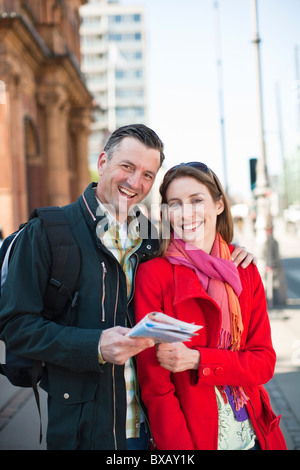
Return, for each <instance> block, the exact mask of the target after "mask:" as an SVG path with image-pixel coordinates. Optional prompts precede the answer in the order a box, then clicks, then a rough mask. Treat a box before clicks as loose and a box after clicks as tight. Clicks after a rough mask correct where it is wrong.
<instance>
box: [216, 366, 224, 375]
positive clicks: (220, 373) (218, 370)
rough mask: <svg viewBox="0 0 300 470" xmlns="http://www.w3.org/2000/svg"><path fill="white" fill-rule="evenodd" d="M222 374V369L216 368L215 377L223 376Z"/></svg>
mask: <svg viewBox="0 0 300 470" xmlns="http://www.w3.org/2000/svg"><path fill="white" fill-rule="evenodd" d="M223 373H224V369H223V367H217V368H216V369H215V375H223Z"/></svg>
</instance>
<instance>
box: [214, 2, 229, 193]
mask: <svg viewBox="0 0 300 470" xmlns="http://www.w3.org/2000/svg"><path fill="white" fill-rule="evenodd" d="M213 4H214V9H215V37H216V55H217V61H216V62H217V79H218V100H219V113H220V132H221V146H222V157H223V174H224V187H225V191H226V193H227V194H229V188H228V176H227V158H226V142H225V140H226V139H225V119H224V100H223V70H222V69H223V63H222V53H221V35H220V29H221V28H220V17H219V2H216V1H214V2H213Z"/></svg>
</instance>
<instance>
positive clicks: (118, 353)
mask: <svg viewBox="0 0 300 470" xmlns="http://www.w3.org/2000/svg"><path fill="white" fill-rule="evenodd" d="M129 331H130V329H129V328H123V327H122V326H115V327H113V328H108V329H107V330H104V331H103V333H102V335H101V338H100V345H99V348H100V352H101V355H102V358H103V360H104V361H106V362H111V363H112V364H116V365H123V364H125V362H126V361H127V359H129V358H130V357H132V356H136V354H138V353H139V352H141V351H143V350H144V349H147V348H151V347H152V346H154V341H153V340H152V339H149V338H129V337H128V336H126V334H127V333H128V332H129Z"/></svg>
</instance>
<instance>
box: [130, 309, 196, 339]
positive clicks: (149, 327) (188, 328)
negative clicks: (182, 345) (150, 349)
mask: <svg viewBox="0 0 300 470" xmlns="http://www.w3.org/2000/svg"><path fill="white" fill-rule="evenodd" d="M201 328H203V327H202V326H200V325H195V324H193V323H187V322H184V321H181V320H177V319H176V318H172V317H169V315H166V314H164V313H162V312H151V313H148V315H146V316H145V317H144V318H143V319H142V320H141V321H140V322H139V323H137V325H135V327H134V328H132V329H131V330H130V332H129V333H127V334H128V336H130V337H143V338H152V339H154V341H155V342H156V343H174V342H176V341H179V342H181V341H182V342H185V341H190V340H191V338H192V337H193V336H197V334H198V333H196V332H197V331H198V330H200V329H201Z"/></svg>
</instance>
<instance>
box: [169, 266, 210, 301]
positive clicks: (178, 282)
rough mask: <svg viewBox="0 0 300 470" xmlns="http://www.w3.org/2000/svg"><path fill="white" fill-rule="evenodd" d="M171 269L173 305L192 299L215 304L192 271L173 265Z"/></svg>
mask: <svg viewBox="0 0 300 470" xmlns="http://www.w3.org/2000/svg"><path fill="white" fill-rule="evenodd" d="M173 269H174V290H175V296H174V305H175V304H177V303H180V302H184V301H185V300H188V299H194V298H202V299H207V300H209V301H211V302H213V303H215V302H214V300H213V299H212V298H211V297H210V296H209V295H208V294H207V292H206V291H205V289H204V288H203V287H202V285H201V284H200V282H199V279H198V278H197V275H196V274H195V273H194V271H192V269H190V268H187V267H186V266H180V265H174V266H173ZM216 305H217V304H216Z"/></svg>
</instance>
